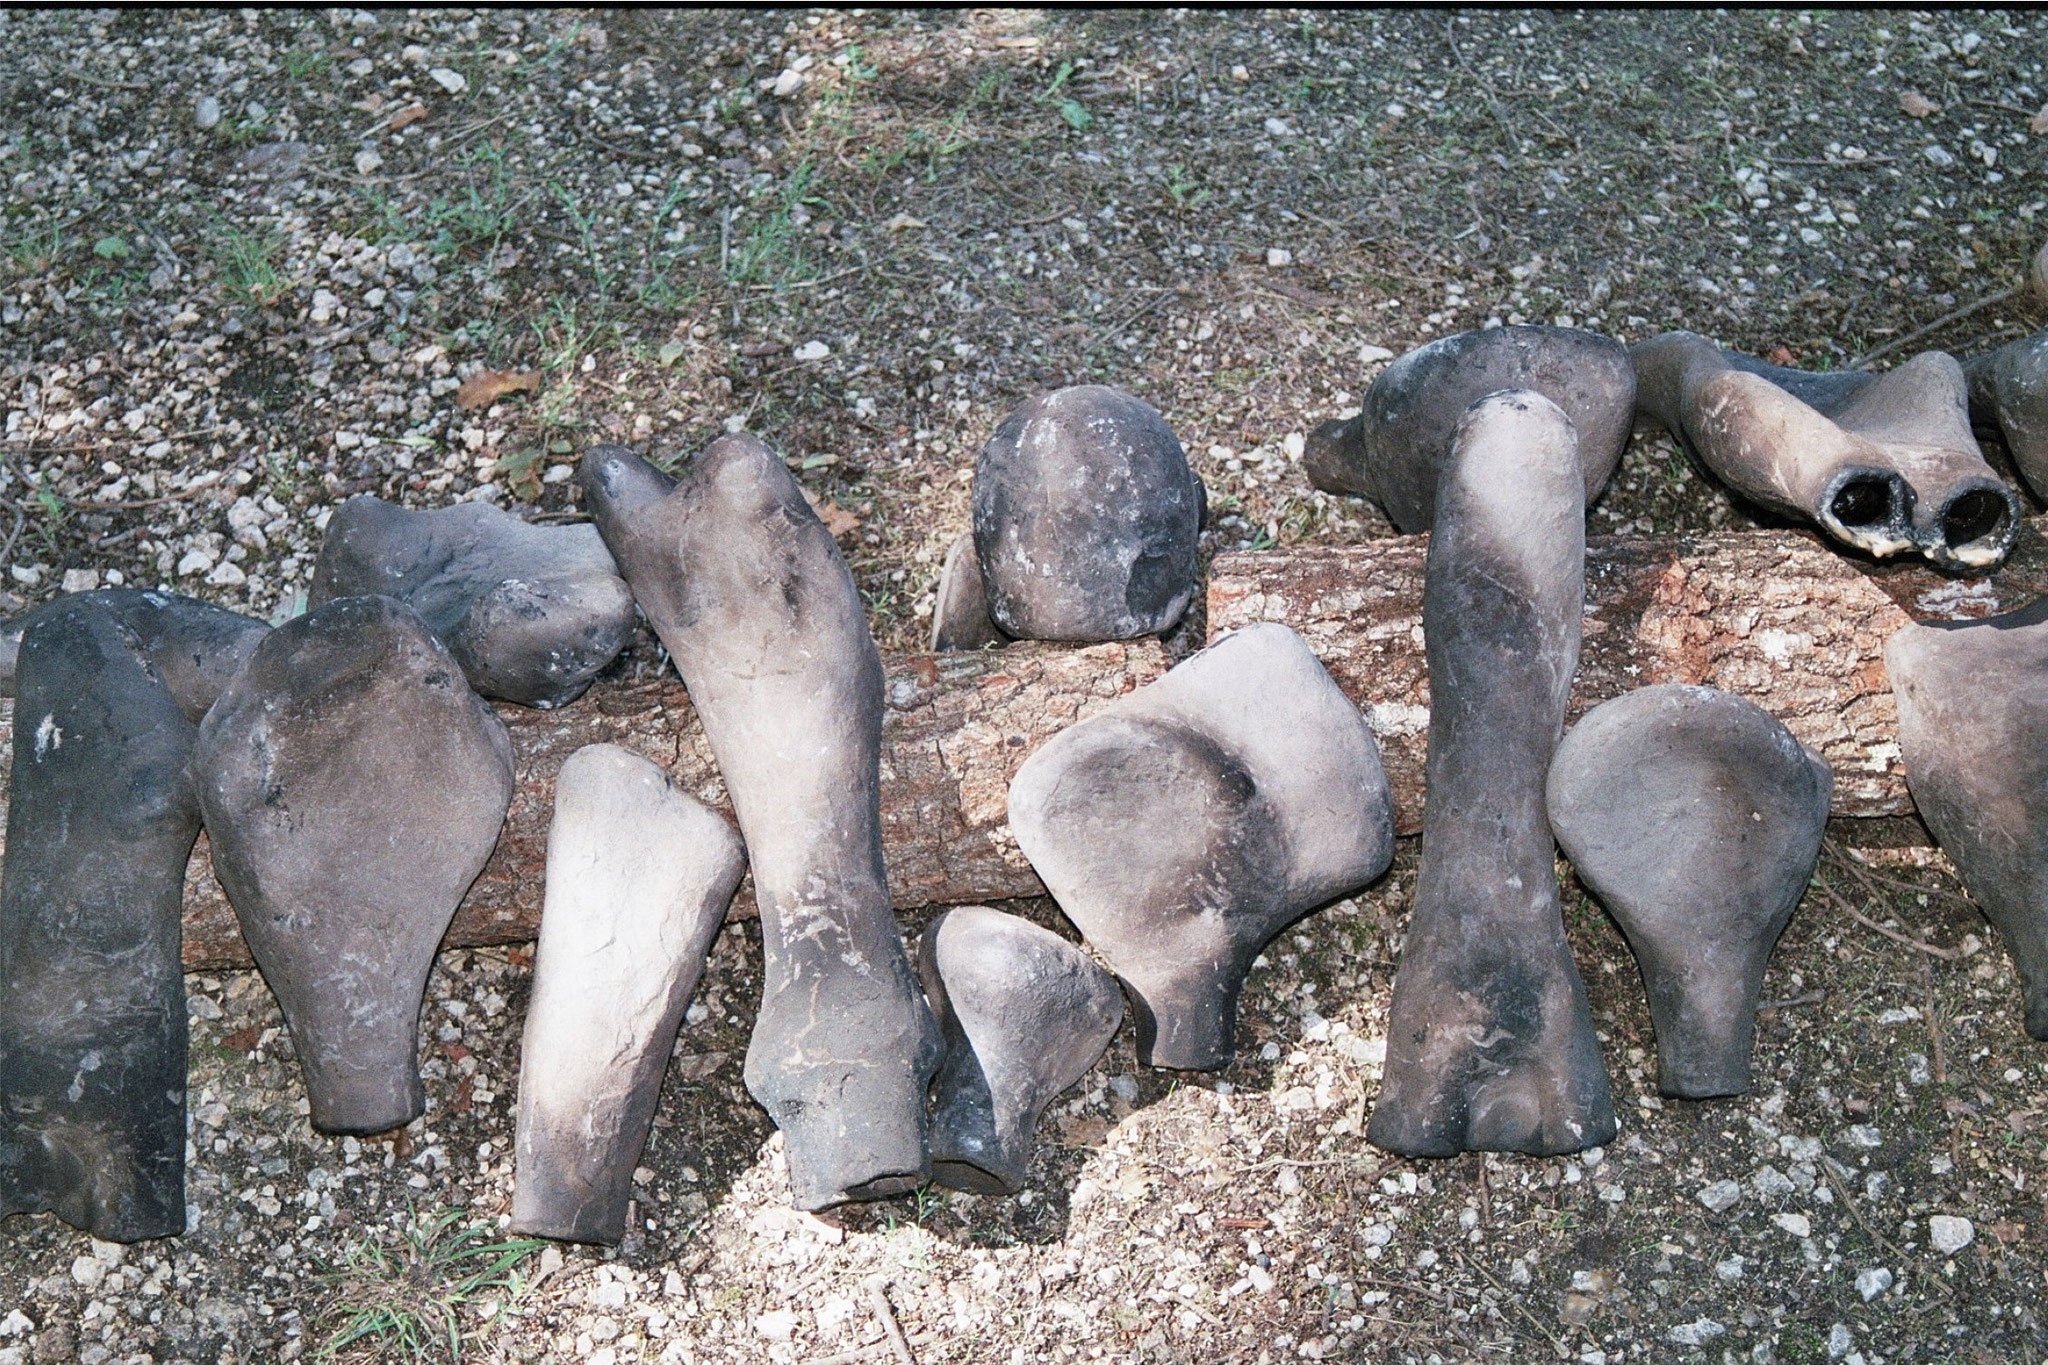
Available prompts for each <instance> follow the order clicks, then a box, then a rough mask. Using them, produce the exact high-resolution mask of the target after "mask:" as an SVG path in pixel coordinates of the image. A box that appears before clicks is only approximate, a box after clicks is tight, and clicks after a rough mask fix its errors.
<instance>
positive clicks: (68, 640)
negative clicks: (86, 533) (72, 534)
mask: <svg viewBox="0 0 2048 1365" xmlns="http://www.w3.org/2000/svg"><path fill="white" fill-rule="evenodd" d="M263 629H264V628H263V626H262V625H261V624H259V623H257V622H254V621H250V620H248V618H246V617H239V616H235V614H234V613H232V612H223V611H219V610H218V609H215V608H209V607H205V606H204V605H203V604H201V603H197V602H194V601H192V600H191V599H190V598H180V597H173V596H169V595H166V594H155V593H135V592H109V593H81V594H77V595H74V596H70V597H64V598H59V599H58V600H57V601H55V602H53V603H50V604H48V605H46V606H44V607H41V608H38V609H37V610H36V611H35V612H33V613H31V614H30V616H29V619H28V621H27V622H26V629H25V631H24V633H23V635H22V637H21V644H20V650H19V654H18V657H17V660H16V663H17V672H16V673H15V677H14V681H15V682H16V684H17V699H16V702H15V712H14V768H13V772H12V775H11V777H10V779H9V781H10V786H9V804H8V811H7V865H6V872H5V875H4V877H0V1217H4V1216H5V1215H7V1214H11V1213H20V1212H34V1211H40V1210H49V1211H52V1212H54V1213H56V1214H57V1216H58V1217H60V1218H62V1219H64V1220H65V1221H66V1222H68V1223H71V1224H73V1225H74V1226H76V1227H79V1228H82V1229H84V1230H85V1231H87V1232H89V1233H91V1234H92V1235H93V1236H95V1237H98V1238H101V1239H103V1240H107V1241H117V1242H132V1241H137V1240H140V1239H142V1238H146V1237H166V1236H170V1235H172V1234H174V1233H178V1232H182V1231H184V1228H185V1193H184V1190H185V1058H186V1023H185V978H184V974H183V969H182V968H181V967H180V965H179V961H178V947H179V911H180V909H181V906H182V902H183V899H184V882H185V861H186V859H187V858H188V857H189V856H190V854H191V852H192V842H193V840H194V839H196V838H197V837H198V835H199V803H198V800H197V799H196V797H195V795H194V793H193V790H192V784H191V779H190V777H189V776H188V774H187V771H186V765H187V763H188V762H189V760H190V758H191V755H192V745H193V740H194V737H195V734H196V732H195V730H194V728H193V721H194V720H195V719H196V718H197V716H198V714H199V713H201V712H203V711H204V710H205V709H206V704H207V703H208V702H209V701H210V700H211V695H210V693H211V684H210V682H209V679H210V678H211V676H212V675H213V673H214V671H215V670H216V668H217V667H218V666H219V664H220V663H221V662H222V661H223V660H232V659H234V658H236V657H237V656H238V652H239V653H246V652H247V650H246V647H245V646H246V645H247V644H248V643H250V642H252V641H253V640H254V639H255V638H257V637H260V636H261V634H262V633H263Z"/></svg>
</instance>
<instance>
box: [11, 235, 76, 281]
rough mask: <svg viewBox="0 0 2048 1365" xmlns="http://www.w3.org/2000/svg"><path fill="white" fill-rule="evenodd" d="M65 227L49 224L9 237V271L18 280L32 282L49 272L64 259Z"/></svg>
mask: <svg viewBox="0 0 2048 1365" xmlns="http://www.w3.org/2000/svg"><path fill="white" fill-rule="evenodd" d="M64 252H65V239H64V225H63V224H61V223H57V222H54V221H53V222H48V223H44V224H42V225H41V226H40V227H32V228H27V229H25V230H20V231H16V230H13V229H10V230H9V231H8V234H7V268H8V271H9V273H10V274H12V275H13V276H14V277H15V278H17V279H29V278H33V277H34V276H37V275H41V274H43V273H45V272H46V271H48V270H49V269H50V267H52V266H54V265H55V264H57V262H58V261H59V260H61V259H63V256H64Z"/></svg>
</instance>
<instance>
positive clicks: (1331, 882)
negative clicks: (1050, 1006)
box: [1009, 625, 1394, 1070]
mask: <svg viewBox="0 0 2048 1365" xmlns="http://www.w3.org/2000/svg"><path fill="white" fill-rule="evenodd" d="M1009 805H1010V827H1011V829H1012V830H1013V831H1014V832H1015V834H1016V837H1017V843H1018V845H1019V847H1021V848H1022V849H1023V850H1024V854H1025V856H1026V857H1028V858H1029V859H1030V860H1031V865H1032V867H1033V868H1034V869H1036V870H1037V872H1038V875H1039V876H1040V878H1042V879H1043V880H1044V882H1045V885H1046V888H1047V889H1048V890H1049V891H1051V892H1052V894H1053V896H1054V898H1055V899H1057V900H1058V901H1059V904H1060V908H1061V909H1062V910H1063V911H1065V912H1066V915H1067V917H1068V918H1069V919H1071V920H1072V921H1073V922H1074V923H1075V924H1077V925H1079V926H1080V928H1081V931H1082V932H1083V933H1084V934H1086V935H1087V937H1088V941H1089V942H1090V943H1092V944H1094V945H1095V947H1096V948H1097V949H1098V950H1099V951H1100V952H1101V953H1102V955H1103V957H1104V958H1106V959H1107V960H1108V962H1109V965H1110V966H1111V968H1112V969H1113V970H1114V971H1115V972H1116V974H1117V975H1118V976H1119V977H1121V978H1122V979H1123V981H1124V984H1125V985H1126V986H1128V987H1129V988H1130V993H1131V1003H1132V1010H1133V1012H1134V1014H1135V1016H1136V1019H1137V1024H1138V1054H1139V1057H1140V1058H1141V1059H1142V1060H1143V1061H1144V1062H1145V1063H1146V1064H1147V1065H1150V1066H1161V1067H1177V1068H1188V1069H1195V1070H1211V1069H1214V1068H1217V1067H1221V1066H1224V1065H1226V1064H1227V1063H1228V1062H1229V1061H1230V1057H1231V1053H1232V1049H1233V1039H1234V1035H1235V1033H1236V1025H1237V998H1238V993H1239V991H1240V990H1241V989H1242V987H1243V985H1244V978H1245V973H1246V972H1247V971H1249V970H1250V968H1251V964H1252V960H1253V959H1254V958H1256V957H1257V956H1258V954H1259V950H1260V949H1261V948H1262V947H1264V946H1265V944H1266V942H1267V941H1268V940H1269V939H1271V938H1272V937H1273V935H1275V934H1277V933H1279V932H1280V930H1281V929H1283V928H1285V927H1286V926H1287V925H1289V924H1291V923H1293V922H1294V921H1295V920H1297V919H1299V918H1300V917H1301V916H1302V915H1305V914H1307V913H1308V912H1309V911H1310V910H1313V909H1315V908H1316V907H1317V906H1320V905H1323V904H1325V903H1326V902H1328V901H1331V900H1333V899H1335V898H1337V897H1338V896H1342V895H1345V894H1348V893H1349V892H1352V891H1356V890H1357V889H1358V888H1360V887H1362V886H1364V885H1365V884H1366V883H1368V882H1370V881H1372V880H1373V879H1374V878H1375V877H1377V876H1379V875H1380V873H1382V872H1384V871H1385V870H1386V868H1387V864H1388V863H1389V862H1390V861H1391V860H1392V857H1393V848H1394V831H1393V814H1392V806H1391V804H1390V800H1389V797H1388V792H1387V781H1386V775H1385V773H1384V772H1383V770H1382V769H1381V767H1380V757H1379V748H1378V746H1377V745H1376V744H1375V743H1374V742H1373V737H1372V731H1371V729H1370V728H1369V727H1368V726H1367V724H1366V722H1365V718H1364V717H1363V716H1361V715H1360V714H1359V712H1358V709H1357V708H1356V707H1354V706H1353V705H1352V704H1351V703H1350V701H1348V700H1347V699H1346V698H1345V696H1344V694H1343V693H1342V692H1340V691H1338V690H1337V685H1336V684H1335V683H1334V682H1332V681H1331V680H1330V676H1329V674H1327V673H1325V672H1324V671H1323V667H1322V665H1321V664H1320V663H1319V662H1317V660H1316V657H1315V655H1314V654H1313V653H1311V652H1310V650H1309V648H1308V646H1307V645H1306V644H1304V643H1303V642H1302V639H1301V637H1300V636H1298V635H1296V634H1295V633H1294V632H1293V631H1291V630H1289V629H1287V628H1286V627H1285V626H1280V625H1258V626H1251V627H1247V628H1246V629H1244V630H1240V631H1237V632H1235V633H1234V634H1231V635H1228V636H1226V637H1224V638H1223V639H1222V640H1220V641H1218V642H1217V643H1215V644H1213V645H1211V646H1209V647H1208V648H1207V649H1205V650H1203V651H1202V652H1201V653H1199V654H1196V655H1195V656H1193V657H1192V658H1190V659H1188V660H1187V661H1186V662H1185V663H1182V664H1180V665H1179V666H1178V667H1176V668H1174V669H1173V670H1172V671H1171V672H1169V673H1167V674H1166V676H1165V677H1163V678H1161V679H1159V681H1157V682H1155V683H1152V684H1150V685H1149V686H1146V687H1142V688H1140V689H1138V690H1137V691H1136V692H1133V693H1132V694H1130V695H1129V696H1127V697H1124V698H1122V699H1120V700H1118V701H1116V702H1113V703H1111V704H1110V705H1109V706H1107V707H1105V708H1103V710H1102V711H1100V712H1099V713H1097V714H1096V715H1094V716H1091V717H1090V718H1088V719H1087V720H1084V721H1082V722H1080V723H1079V724H1076V725H1072V726H1069V727H1068V728H1067V729H1066V730H1063V731H1061V732H1060V733H1059V734H1057V735H1055V736H1054V737H1053V738H1052V739H1050V740H1048V741H1046V742H1045V743H1044V744H1043V745H1041V746H1040V747H1039V748H1038V750H1037V751H1036V752H1034V753H1033V754H1032V755H1031V757H1030V758H1028V759H1026V760H1025V762H1024V764H1023V766H1022V767H1021V768H1019V769H1018V772H1017V776H1016V779H1015V780H1014V781H1013V782H1012V783H1011V785H1010V803H1009Z"/></svg>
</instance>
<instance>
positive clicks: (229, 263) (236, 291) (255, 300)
mask: <svg viewBox="0 0 2048 1365" xmlns="http://www.w3.org/2000/svg"><path fill="white" fill-rule="evenodd" d="M207 249H208V253H209V254H210V255H211V256H212V257H213V262H214V264H215V265H216V266H217V267H219V269H220V273H221V285H222V288H223V289H225V290H226V292H227V295H228V297H229V298H231V299H235V300H238V301H240V302H243V303H251V304H254V305H256V306H257V307H258V308H267V307H269V306H270V305H271V304H273V303H276V302H277V301H278V300H279V299H281V298H283V297H284V296H285V295H286V294H287V293H289V292H290V290H291V282H290V280H288V279H287V278H286V277H285V275H284V274H283V272H282V271H280V270H279V269H278V258H279V256H281V255H282V254H283V252H284V233H282V232H280V231H278V230H277V229H276V228H261V227H239V226H237V225H235V224H233V223H230V222H228V221H227V220H226V219H222V218H216V219H215V220H214V223H213V231H212V233H211V235H210V237H209V238H208V241H207Z"/></svg>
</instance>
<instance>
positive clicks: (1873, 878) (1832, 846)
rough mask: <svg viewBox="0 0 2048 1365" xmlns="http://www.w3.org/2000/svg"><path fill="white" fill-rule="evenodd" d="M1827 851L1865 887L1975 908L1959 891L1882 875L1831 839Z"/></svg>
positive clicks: (1975, 904)
mask: <svg viewBox="0 0 2048 1365" xmlns="http://www.w3.org/2000/svg"><path fill="white" fill-rule="evenodd" d="M1827 849H1828V852H1829V853H1831V854H1833V855H1834V858H1835V860H1836V861H1837V862H1839V863H1842V864H1843V865H1845V866H1846V867H1847V868H1848V869H1849V875H1851V876H1853V877H1855V878H1856V879H1857V880H1858V881H1860V882H1863V883H1864V884H1865V885H1866V886H1867V885H1869V884H1870V883H1871V882H1879V883H1881V884H1883V885H1885V886H1890V887H1896V888H1897V889H1898V890H1900V891H1910V892H1912V893H1913V894H1914V895H1916V896H1940V897H1942V898H1943V899H1944V900H1952V901H1955V902H1956V903H1957V904H1958V905H1967V906H1969V907H1970V908H1971V909H1972V910H1974V909H1976V908H1977V903H1976V902H1975V901H1973V900H1971V899H1970V898H1969V897H1968V896H1966V895H1964V894H1963V893H1962V892H1960V891H1948V890H1944V889H1943V888H1941V887H1939V886H1918V885H1915V884H1914V883H1912V882H1909V881H1902V880H1900V879H1899V878H1897V877H1887V876H1886V875H1885V874H1884V873H1882V872H1879V871H1878V870H1877V869H1876V868H1874V867H1872V866H1870V864H1868V863H1866V862H1864V861H1863V860H1862V859H1860V858H1857V857H1855V856H1854V855H1852V854H1851V853H1850V852H1849V850H1847V849H1845V848H1843V847H1842V846H1841V845H1840V844H1837V843H1836V842H1835V841H1834V840H1832V839H1830V840H1828V841H1827Z"/></svg>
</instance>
